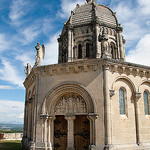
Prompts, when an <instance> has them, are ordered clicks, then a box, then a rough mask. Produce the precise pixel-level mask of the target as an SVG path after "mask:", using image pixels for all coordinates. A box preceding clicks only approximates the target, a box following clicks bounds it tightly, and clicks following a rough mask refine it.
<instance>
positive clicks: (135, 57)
mask: <svg viewBox="0 0 150 150" xmlns="http://www.w3.org/2000/svg"><path fill="white" fill-rule="evenodd" d="M149 41H150V34H147V35H145V36H144V37H143V38H142V39H141V40H140V41H139V43H138V44H137V46H136V48H135V49H132V50H130V51H129V53H128V54H127V57H126V59H127V61H129V62H133V63H137V64H143V65H147V66H150V42H149Z"/></svg>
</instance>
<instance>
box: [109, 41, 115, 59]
mask: <svg viewBox="0 0 150 150" xmlns="http://www.w3.org/2000/svg"><path fill="white" fill-rule="evenodd" d="M110 51H111V56H112V58H113V59H116V52H115V44H114V43H112V42H111V44H110Z"/></svg>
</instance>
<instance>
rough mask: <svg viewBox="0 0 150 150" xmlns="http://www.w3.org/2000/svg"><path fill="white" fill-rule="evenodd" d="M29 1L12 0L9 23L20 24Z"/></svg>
mask: <svg viewBox="0 0 150 150" xmlns="http://www.w3.org/2000/svg"><path fill="white" fill-rule="evenodd" d="M28 5H29V3H28V2H27V0H26V1H24V0H12V4H11V6H10V13H9V18H10V20H11V23H12V24H14V25H16V26H18V25H21V24H22V21H23V20H22V18H23V17H24V16H25V15H26V13H27V10H28V8H29V7H28Z"/></svg>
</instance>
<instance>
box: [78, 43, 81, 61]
mask: <svg viewBox="0 0 150 150" xmlns="http://www.w3.org/2000/svg"><path fill="white" fill-rule="evenodd" d="M78 58H82V46H81V44H79V45H78Z"/></svg>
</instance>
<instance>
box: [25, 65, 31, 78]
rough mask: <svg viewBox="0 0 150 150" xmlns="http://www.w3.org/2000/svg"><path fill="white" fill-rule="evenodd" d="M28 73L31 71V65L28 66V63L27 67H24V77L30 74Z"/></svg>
mask: <svg viewBox="0 0 150 150" xmlns="http://www.w3.org/2000/svg"><path fill="white" fill-rule="evenodd" d="M30 71H31V65H29V63H27V66H25V74H26V77H27V76H28V75H29V74H30Z"/></svg>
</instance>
